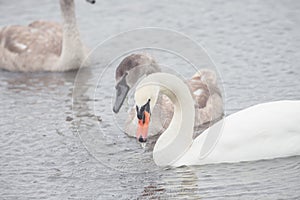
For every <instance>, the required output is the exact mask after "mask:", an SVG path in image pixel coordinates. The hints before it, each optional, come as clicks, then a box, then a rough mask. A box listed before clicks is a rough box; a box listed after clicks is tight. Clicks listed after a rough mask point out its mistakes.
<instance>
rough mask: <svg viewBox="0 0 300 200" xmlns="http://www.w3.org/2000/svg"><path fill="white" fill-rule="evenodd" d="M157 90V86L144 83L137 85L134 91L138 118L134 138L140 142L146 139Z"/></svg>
mask: <svg viewBox="0 0 300 200" xmlns="http://www.w3.org/2000/svg"><path fill="white" fill-rule="evenodd" d="M159 90H160V87H159V86H154V85H146V86H141V87H138V88H137V90H136V91H135V94H134V99H135V105H136V116H137V120H138V128H137V132H136V138H137V140H138V141H139V142H141V143H144V142H146V141H147V137H148V129H149V123H150V118H151V111H152V110H153V108H154V106H155V104H156V101H157V98H158V94H159Z"/></svg>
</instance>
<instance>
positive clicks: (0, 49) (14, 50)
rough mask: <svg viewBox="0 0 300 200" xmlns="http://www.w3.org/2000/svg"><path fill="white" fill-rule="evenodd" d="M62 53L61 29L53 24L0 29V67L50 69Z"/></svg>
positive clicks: (42, 22)
mask: <svg viewBox="0 0 300 200" xmlns="http://www.w3.org/2000/svg"><path fill="white" fill-rule="evenodd" d="M61 50H62V28H61V25H59V24H58V23H55V22H45V21H35V22H33V23H31V24H29V25H28V26H19V25H14V26H7V27H4V28H2V29H1V30H0V67H1V68H3V69H7V70H10V71H37V70H39V68H41V66H44V67H43V68H44V69H43V70H47V69H49V70H50V69H51V67H52V65H53V63H56V62H57V61H58V59H59V56H60V54H61Z"/></svg>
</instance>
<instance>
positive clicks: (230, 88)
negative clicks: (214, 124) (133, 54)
mask: <svg viewBox="0 0 300 200" xmlns="http://www.w3.org/2000/svg"><path fill="white" fill-rule="evenodd" d="M76 3H77V10H76V11H77V17H78V25H79V27H80V32H81V35H82V39H83V41H84V42H85V43H86V44H87V46H89V47H90V48H94V47H95V46H96V45H97V44H99V43H100V42H103V41H104V40H106V39H107V38H108V37H111V36H112V35H115V34H118V33H120V32H124V31H128V30H131V29H134V28H141V27H162V28H166V29H172V30H176V31H179V32H181V33H183V34H185V35H188V36H189V37H190V38H192V39H193V40H194V41H196V42H197V43H199V44H201V45H202V46H203V47H204V48H205V49H206V50H207V52H208V53H209V55H210V56H211V58H212V59H213V61H214V63H215V64H216V66H217V70H218V73H219V75H220V83H221V85H222V87H223V92H224V94H223V95H224V99H225V113H226V115H228V114H231V113H234V112H236V111H239V110H241V109H243V108H246V107H248V106H251V105H254V104H258V103H262V102H266V101H274V100H280V99H291V100H293V99H300V66H299V63H300V1H297V0H289V1H284V2H283V1H279V0H266V1H258V0H255V1H250V0H249V1H232V0H231V1H218V0H213V1H208V0H207V1H197V0H191V1H185V2H183V1H179V0H174V1H167V0H163V1H154V0H151V1H144V2H141V1H137V0H132V1H126V2H123V1H116V0H112V1H100V0H98V1H97V3H96V4H95V5H90V4H87V3H85V2H84V1H80V0H77V1H76ZM37 19H49V20H55V21H59V20H60V11H59V6H58V3H57V2H56V1H51V0H45V1H43V2H37V1H33V0H28V1H18V2H13V1H3V0H0V26H5V25H9V24H28V23H29V22H31V21H34V20H37ZM153 53H154V54H156V57H158V59H159V60H160V62H163V63H164V64H168V65H173V64H174V66H175V67H174V70H175V71H178V70H179V71H180V70H181V69H182V68H180V67H177V66H181V65H180V62H179V61H177V60H176V59H175V58H173V57H172V56H170V57H171V58H170V59H168V60H164V59H163V58H165V57H167V55H166V56H165V57H164V56H162V57H161V58H160V57H159V55H161V54H160V52H158V51H155V52H153ZM118 62H119V60H115V61H114V62H113V63H112V66H114V65H115V64H117V63H118ZM105 67H106V66H105V65H103V63H102V62H101V60H99V61H97V60H96V62H95V63H94V64H93V67H92V68H91V69H89V70H87V73H85V75H86V76H87V77H86V78H78V77H77V79H76V81H75V77H76V72H67V73H11V72H6V71H0V111H1V115H0V131H1V135H0V152H1V153H0V155H1V157H0V196H1V199H251V200H252V199H300V191H299V188H300V181H299V180H300V157H299V156H295V157H289V158H278V159H273V160H264V161H255V162H242V163H235V164H215V165H204V166H192V167H181V168H175V169H163V168H159V167H156V166H155V164H154V163H153V161H152V159H151V151H150V150H147V149H146V150H143V149H141V147H140V146H139V145H138V144H137V143H136V142H135V140H134V139H132V138H128V137H126V136H125V135H124V134H123V133H121V131H120V130H119V129H118V127H116V126H113V125H111V123H110V122H111V121H110V120H112V119H113V118H114V117H115V116H114V115H113V114H112V111H111V99H112V97H113V95H114V93H113V92H112V91H113V85H114V79H113V75H112V76H109V74H112V73H113V68H110V69H109V70H107V71H106V73H105V76H104V79H101V80H102V81H104V83H103V84H102V85H101V86H97V87H96V90H94V88H93V87H90V86H93V84H95V83H98V82H97V81H99V80H100V79H99V77H100V75H99V74H101V72H103V70H104V69H105ZM182 71H183V72H182V73H183V74H184V75H186V76H190V75H191V74H189V73H188V72H186V74H185V69H184V68H183V70H182ZM110 77H111V79H110ZM74 82H75V84H74ZM74 86H76V87H74ZM102 87H103V88H104V89H103V88H102ZM94 106H95V107H94ZM116 121H118V119H117V120H116ZM95 137H97V138H95ZM282 137H284V135H283V136H282Z"/></svg>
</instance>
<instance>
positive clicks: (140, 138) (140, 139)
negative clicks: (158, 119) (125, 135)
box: [139, 136, 147, 143]
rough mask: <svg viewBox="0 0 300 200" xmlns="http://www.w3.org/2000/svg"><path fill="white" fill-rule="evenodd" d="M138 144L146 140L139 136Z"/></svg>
mask: <svg viewBox="0 0 300 200" xmlns="http://www.w3.org/2000/svg"><path fill="white" fill-rule="evenodd" d="M139 142H141V143H144V142H147V139H146V138H145V139H144V138H143V137H142V136H140V137H139Z"/></svg>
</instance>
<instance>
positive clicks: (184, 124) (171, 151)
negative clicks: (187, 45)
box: [138, 73, 195, 166]
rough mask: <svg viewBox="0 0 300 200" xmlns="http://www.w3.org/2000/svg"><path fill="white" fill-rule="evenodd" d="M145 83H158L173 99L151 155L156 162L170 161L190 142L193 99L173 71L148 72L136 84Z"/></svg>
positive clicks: (183, 150) (188, 145) (167, 162)
mask: <svg viewBox="0 0 300 200" xmlns="http://www.w3.org/2000/svg"><path fill="white" fill-rule="evenodd" d="M148 84H149V85H159V86H160V91H161V92H162V93H163V94H165V95H167V96H168V97H169V98H170V100H171V101H172V102H173V103H174V115H173V118H172V121H171V123H170V125H169V127H168V128H167V129H166V131H165V132H164V133H163V134H162V135H161V136H160V137H159V139H158V140H157V142H156V144H155V147H154V150H153V158H154V161H155V163H156V164H157V165H159V166H168V165H172V163H174V162H176V160H178V159H179V158H180V157H181V156H182V155H183V154H184V153H185V152H186V151H187V150H188V149H189V148H190V146H191V144H192V141H193V126H194V118H195V108H194V100H193V98H192V96H191V94H190V90H189V88H188V87H187V85H186V84H185V83H184V82H183V81H182V80H181V79H180V78H178V77H176V76H175V75H171V74H167V73H154V74H151V75H149V76H147V77H146V78H145V79H143V80H142V81H141V83H140V85H139V86H138V88H140V87H143V86H145V85H148ZM144 91H145V90H144ZM145 92H146V91H145ZM183 119H185V120H183Z"/></svg>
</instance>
